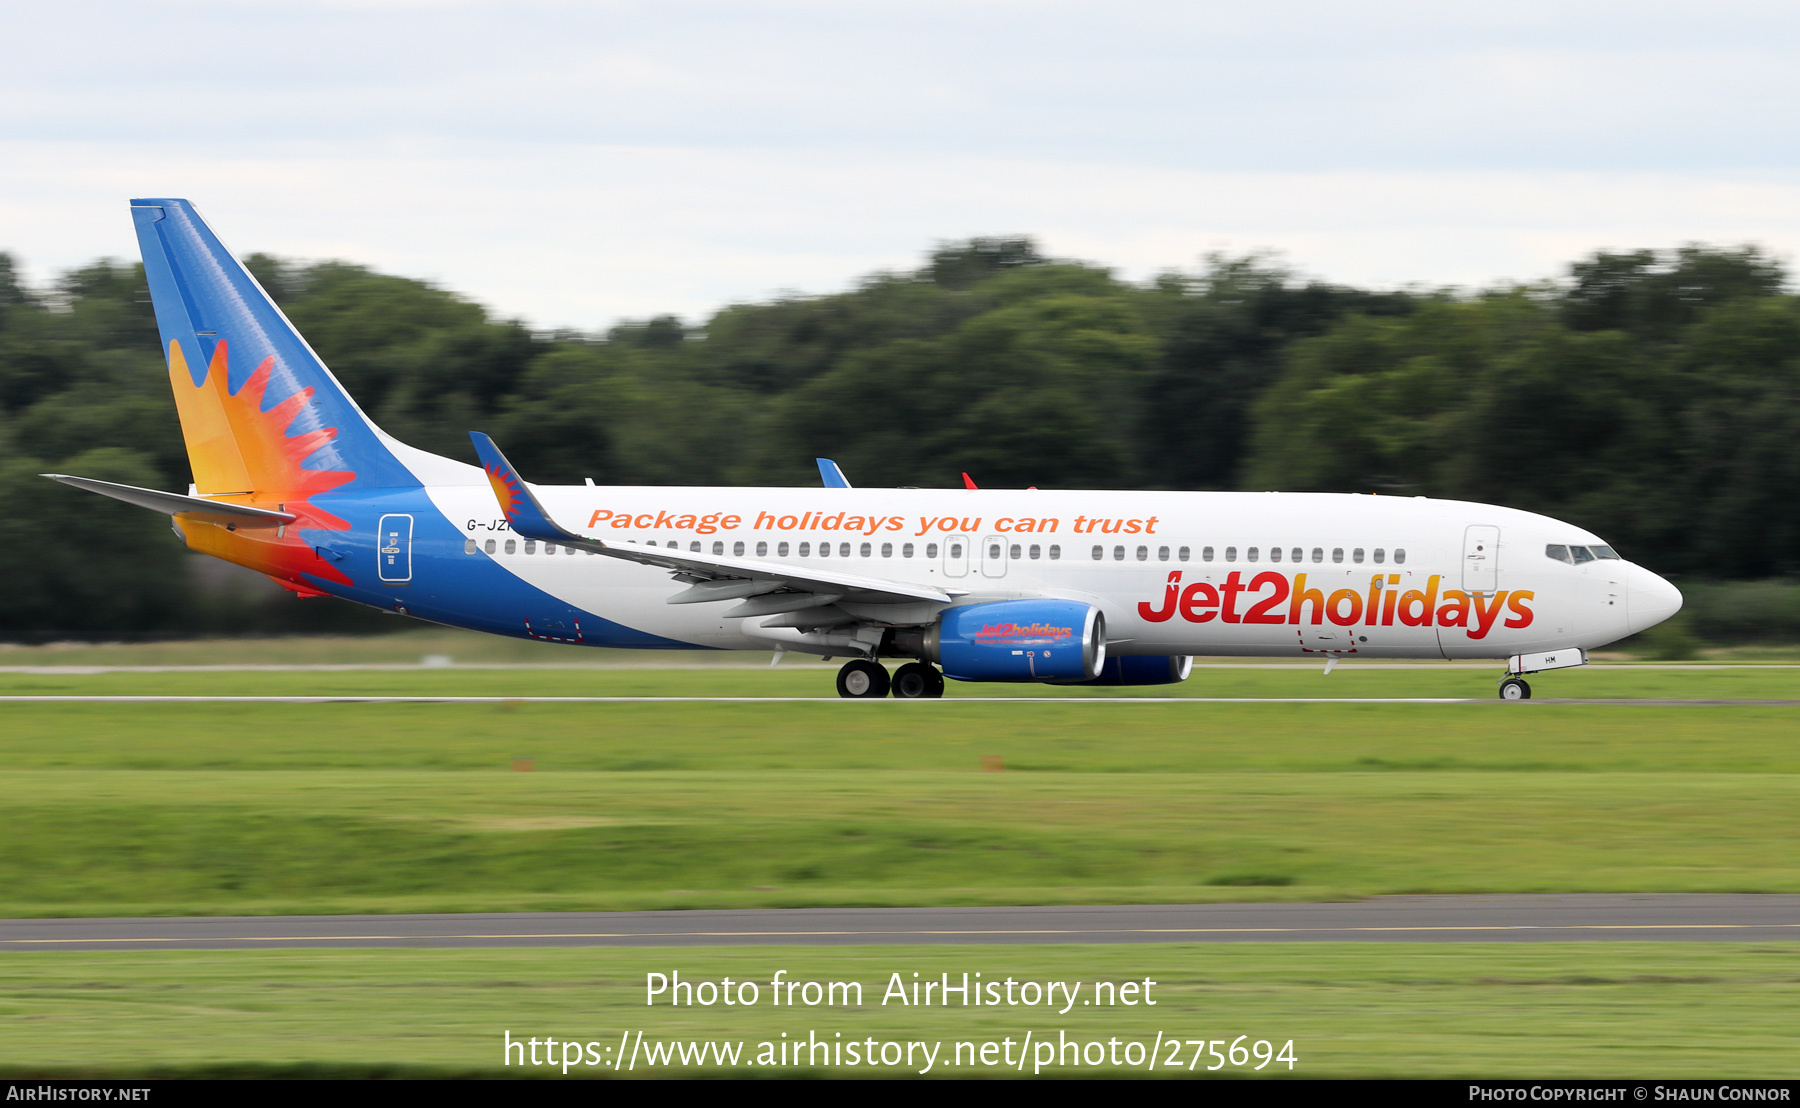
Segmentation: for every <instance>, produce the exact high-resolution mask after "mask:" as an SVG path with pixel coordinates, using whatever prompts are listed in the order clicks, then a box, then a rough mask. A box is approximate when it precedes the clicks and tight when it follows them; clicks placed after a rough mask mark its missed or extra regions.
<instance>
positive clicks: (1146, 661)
mask: <svg viewBox="0 0 1800 1108" xmlns="http://www.w3.org/2000/svg"><path fill="white" fill-rule="evenodd" d="M1193 670H1194V659H1193V658H1191V657H1189V656H1188V655H1186V654H1114V655H1112V656H1111V657H1109V658H1107V659H1106V664H1105V665H1104V666H1102V667H1100V676H1098V677H1096V678H1094V679H1093V680H1092V681H1057V682H1055V683H1056V684H1058V685H1175V684H1179V683H1181V682H1183V681H1186V680H1187V679H1188V674H1190V673H1192V672H1193Z"/></svg>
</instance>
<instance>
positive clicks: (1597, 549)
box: [1588, 546, 1620, 562]
mask: <svg viewBox="0 0 1800 1108" xmlns="http://www.w3.org/2000/svg"><path fill="white" fill-rule="evenodd" d="M1588 549H1589V550H1592V551H1593V552H1594V557H1596V558H1606V559H1608V560H1610V561H1614V562H1616V561H1619V560H1620V558H1619V556H1618V555H1617V554H1615V553H1613V548H1612V547H1610V546H1590V547H1588Z"/></svg>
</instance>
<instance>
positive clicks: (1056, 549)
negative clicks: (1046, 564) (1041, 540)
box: [1050, 543, 1062, 562]
mask: <svg viewBox="0 0 1800 1108" xmlns="http://www.w3.org/2000/svg"><path fill="white" fill-rule="evenodd" d="M1050 560H1051V561H1053V562H1057V561H1061V560H1062V547H1060V546H1057V545H1055V544H1054V543H1052V544H1051V546H1050Z"/></svg>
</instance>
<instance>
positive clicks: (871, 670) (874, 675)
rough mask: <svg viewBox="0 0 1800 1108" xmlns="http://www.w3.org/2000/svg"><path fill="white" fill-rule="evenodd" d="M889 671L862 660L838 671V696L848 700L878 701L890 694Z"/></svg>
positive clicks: (849, 663)
mask: <svg viewBox="0 0 1800 1108" xmlns="http://www.w3.org/2000/svg"><path fill="white" fill-rule="evenodd" d="M888 684H889V682H888V671H887V670H885V669H882V668H881V666H879V665H877V664H876V663H874V662H865V661H863V660H862V659H861V658H858V659H856V660H855V661H852V662H845V663H844V668H843V669H840V670H838V676H837V691H838V695H839V696H841V697H843V698H845V699H846V700H878V699H880V698H881V697H884V696H886V695H887V694H888Z"/></svg>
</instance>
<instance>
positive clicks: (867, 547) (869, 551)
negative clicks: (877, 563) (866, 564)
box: [857, 542, 875, 558]
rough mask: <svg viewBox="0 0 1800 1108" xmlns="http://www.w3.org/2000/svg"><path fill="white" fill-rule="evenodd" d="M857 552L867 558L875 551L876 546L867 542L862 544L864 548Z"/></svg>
mask: <svg viewBox="0 0 1800 1108" xmlns="http://www.w3.org/2000/svg"><path fill="white" fill-rule="evenodd" d="M857 553H859V554H861V555H862V556H863V557H865V558H867V557H868V556H869V555H871V554H873V553H875V548H874V547H872V546H870V545H869V544H868V543H866V542H865V543H863V544H862V549H861V550H859V551H857Z"/></svg>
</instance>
